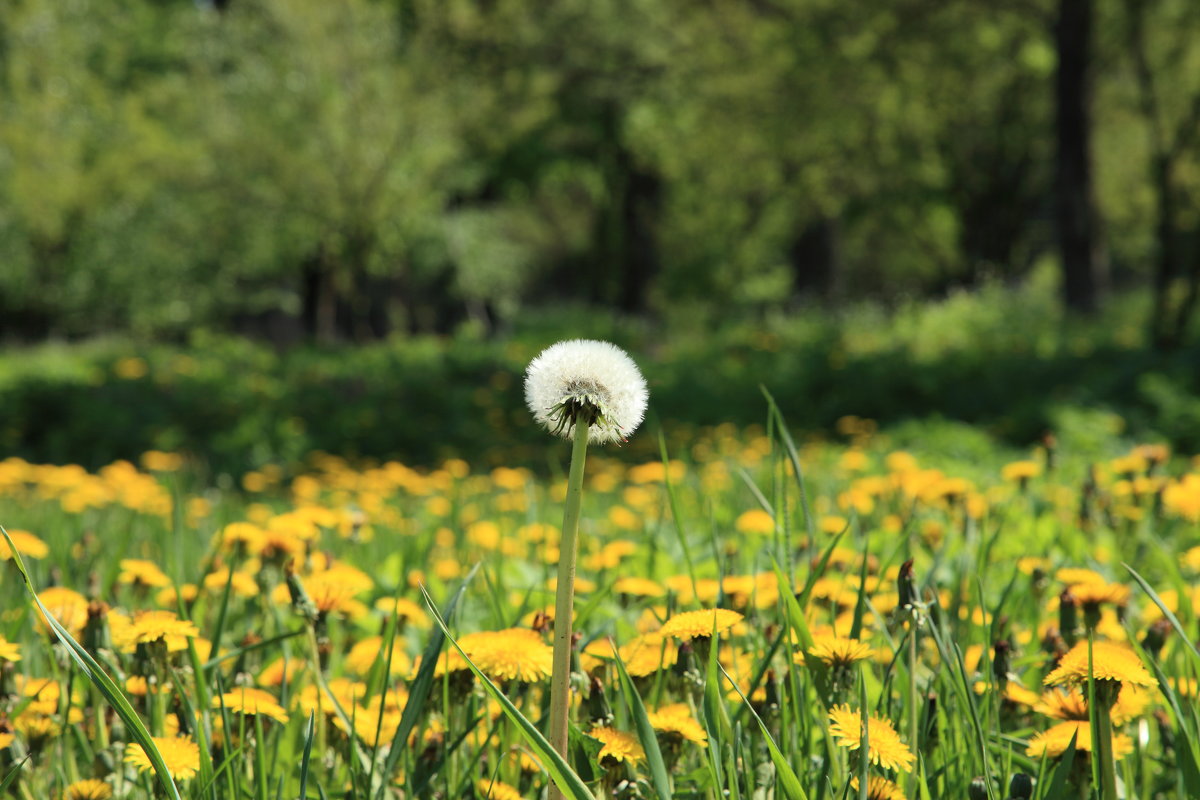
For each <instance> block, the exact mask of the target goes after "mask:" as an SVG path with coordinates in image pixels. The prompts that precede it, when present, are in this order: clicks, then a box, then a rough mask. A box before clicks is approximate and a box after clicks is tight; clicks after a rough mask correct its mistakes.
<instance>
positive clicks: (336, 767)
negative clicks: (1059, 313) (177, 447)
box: [0, 418, 1200, 800]
mask: <svg viewBox="0 0 1200 800" xmlns="http://www.w3.org/2000/svg"><path fill="white" fill-rule="evenodd" d="M839 434H840V440H839V441H840V443H828V442H824V443H823V442H813V443H802V444H800V445H799V446H798V447H795V449H792V446H791V442H790V437H787V436H786V435H785V430H784V428H783V427H782V426H781V425H780V424H778V420H776V419H774V418H773V422H772V425H771V427H770V431H769V433H766V432H764V431H762V430H750V431H737V430H734V429H731V428H722V429H720V430H719V431H710V432H707V433H705V434H703V435H702V436H700V437H699V438H697V439H695V440H694V441H692V442H691V443H690V447H689V448H688V450H687V452H686V453H681V454H679V456H678V457H675V458H672V459H670V460H669V461H668V463H667V464H666V465H664V464H663V463H662V462H661V461H650V462H646V463H633V464H629V463H624V462H622V461H618V460H614V459H611V458H606V457H604V456H602V455H601V456H598V457H596V458H595V459H594V460H593V462H592V463H591V464H590V465H589V472H588V476H587V483H588V486H587V491H586V492H585V493H584V504H583V513H582V518H581V523H580V551H579V579H578V582H577V585H576V594H577V597H576V601H575V605H574V613H575V625H574V628H575V631H576V632H577V633H578V634H579V635H580V638H579V640H578V642H577V645H576V650H575V652H576V656H575V672H576V674H575V676H574V679H573V681H572V685H573V688H574V690H575V691H574V696H573V700H572V704H571V715H572V726H571V734H570V741H571V748H570V755H571V758H570V759H569V765H570V767H571V771H572V773H573V776H569V777H570V782H571V785H572V786H576V785H577V786H580V787H586V789H584V790H583V791H586V792H588V793H590V794H592V795H594V796H596V797H613V798H617V797H619V798H634V797H646V798H649V797H655V796H658V795H661V794H664V793H668V792H669V793H672V794H673V795H674V796H676V797H686V798H692V797H696V798H700V797H712V798H717V797H737V798H750V797H753V796H755V794H756V793H757V792H761V791H763V790H772V791H774V792H775V796H777V797H808V798H840V797H844V796H849V797H862V796H866V797H872V798H893V797H910V798H911V797H929V798H962V797H966V796H971V797H975V796H978V797H993V798H996V799H997V800H999V799H1000V798H1006V797H1010V796H1011V797H1023V796H1029V797H1037V798H1049V797H1059V796H1071V797H1088V796H1097V797H1099V796H1109V795H1107V794H1106V792H1107V791H1108V789H1109V787H1108V785H1107V784H1106V781H1111V782H1112V783H1113V786H1118V787H1122V788H1121V792H1122V793H1127V794H1126V796H1131V794H1128V793H1132V792H1136V793H1137V795H1138V796H1139V797H1147V798H1149V797H1155V796H1158V797H1187V796H1196V794H1197V792H1200V770H1198V769H1197V764H1200V749H1198V748H1200V736H1198V735H1197V730H1198V720H1197V713H1196V711H1195V698H1196V695H1197V677H1198V675H1200V657H1198V656H1197V655H1196V652H1195V649H1194V648H1193V647H1188V646H1187V644H1188V643H1186V642H1185V641H1184V637H1185V636H1186V637H1190V638H1191V639H1193V640H1194V639H1196V638H1197V637H1198V635H1200V631H1198V630H1197V617H1198V616H1200V614H1198V612H1200V591H1198V590H1197V588H1196V585H1197V578H1198V577H1200V527H1198V526H1200V468H1198V467H1197V465H1196V464H1195V463H1193V462H1189V461H1187V460H1185V459H1183V458H1182V457H1179V456H1172V455H1171V454H1170V453H1169V452H1168V451H1167V450H1166V449H1165V448H1163V447H1161V446H1142V447H1138V448H1135V449H1133V450H1131V451H1129V452H1128V453H1126V454H1125V455H1124V456H1122V457H1121V458H1118V459H1115V460H1109V461H1103V462H1098V463H1096V464H1094V465H1089V464H1084V463H1079V462H1076V461H1072V460H1071V459H1070V458H1069V454H1068V457H1066V458H1063V457H1062V456H1063V454H1056V455H1057V456H1058V457H1057V458H1054V459H1049V458H1048V457H1047V452H1046V451H1045V450H1037V451H1034V452H1031V453H1029V454H1028V457H1027V458H1020V459H1012V458H1009V457H1006V456H1002V455H1000V454H997V455H996V456H995V457H994V458H993V459H992V460H991V461H986V460H985V461H980V462H975V463H972V464H970V465H968V466H965V467H964V466H962V465H960V464H955V465H953V466H943V465H941V464H938V463H932V462H929V459H928V458H927V457H925V456H924V455H923V454H922V453H921V452H919V451H918V450H916V449H913V450H912V451H910V452H899V451H896V450H894V449H893V448H892V447H891V446H889V443H888V441H887V439H886V438H885V437H882V436H880V435H879V434H878V433H877V432H876V430H875V427H874V426H873V425H872V424H871V423H870V421H868V420H856V419H853V418H848V419H847V420H845V421H844V422H843V424H842V425H841V426H840V429H839ZM649 435H653V431H651V432H650V434H649ZM927 462H929V463H927ZM308 465H309V466H308V468H307V469H305V470H302V471H300V472H299V473H295V472H292V471H289V470H286V469H283V468H282V465H281V467H280V468H271V467H268V468H265V469H261V470H258V471H256V472H255V473H252V474H251V475H249V476H247V477H246V478H245V479H244V481H243V484H244V491H229V490H225V491H218V490H214V489H212V488H209V487H198V488H196V489H195V490H191V489H187V488H185V487H189V486H192V484H193V480H192V479H191V478H190V477H189V475H188V470H189V466H188V463H187V461H186V459H181V458H179V457H177V456H175V455H174V454H169V453H148V454H146V455H145V456H144V457H143V459H142V460H141V465H140V467H139V466H135V465H132V464H124V463H121V464H114V465H111V466H109V467H106V468H104V469H102V470H99V471H97V472H95V473H89V472H87V471H85V470H83V469H81V468H79V467H73V466H69V465H68V466H43V465H33V464H28V463H25V462H23V461H20V460H18V459H9V460H7V461H3V462H0V523H2V524H3V525H4V526H5V528H6V529H7V531H8V533H9V535H10V537H11V541H12V543H13V546H15V547H16V549H17V550H18V552H19V553H21V555H22V560H23V561H24V563H25V564H26V566H27V568H28V571H29V577H30V581H31V582H32V585H33V587H34V588H35V589H36V591H37V593H38V597H39V599H40V600H41V603H42V604H43V605H44V606H45V607H46V609H47V610H48V611H49V612H50V613H52V614H53V615H54V617H55V620H56V621H57V623H59V624H60V625H61V630H62V634H63V635H65V636H69V637H72V639H73V640H74V641H77V642H78V643H79V646H80V647H81V648H82V649H83V650H84V651H85V652H86V653H87V654H88V655H89V656H90V657H91V658H94V659H95V661H94V663H95V664H96V665H97V667H98V668H100V669H102V670H103V671H104V672H105V673H106V674H107V675H108V676H109V677H111V678H112V681H113V684H114V685H115V686H117V687H119V688H120V691H121V692H122V694H123V695H124V696H125V697H126V698H127V699H128V703H129V706H130V709H131V711H132V713H134V714H135V715H136V717H137V720H138V722H139V724H140V725H142V726H144V727H145V729H146V731H147V733H148V734H149V735H150V736H152V737H153V738H154V741H155V743H156V744H157V745H158V746H159V750H160V751H161V755H162V757H163V759H164V761H165V763H166V765H167V767H168V768H169V769H170V770H171V771H172V773H173V777H174V781H175V783H176V785H177V786H178V787H179V789H180V793H181V795H182V796H184V797H191V798H230V799H232V798H245V797H249V798H263V799H264V800H265V799H266V798H275V797H293V798H294V797H296V796H297V795H298V793H299V792H300V791H301V785H302V784H303V785H304V787H305V788H304V791H305V792H306V794H307V796H308V797H312V798H317V797H321V796H327V797H350V798H362V799H363V800H366V799H367V798H371V800H375V798H401V797H403V798H433V797H442V798H449V797H471V796H477V797H496V798H509V797H525V798H528V797H540V796H543V795H544V793H545V792H546V790H547V788H548V781H549V772H548V769H549V768H550V767H551V766H552V765H550V764H548V763H547V762H546V760H545V754H544V752H543V751H542V750H540V749H539V748H540V745H539V744H538V740H537V738H536V737H534V736H532V734H531V731H533V730H540V731H541V732H542V733H543V734H544V733H545V732H546V723H547V720H546V715H547V713H548V710H549V674H550V652H551V648H550V631H551V630H552V628H553V616H554V586H555V582H554V575H555V572H556V567H557V564H558V562H559V559H560V552H559V528H558V523H559V521H560V520H561V508H562V500H563V495H564V492H565V477H558V478H549V479H547V478H543V477H539V476H538V475H536V474H535V473H534V472H531V471H530V470H528V469H525V468H523V467H522V466H520V465H517V464H510V465H508V466H505V467H500V468H496V469H491V470H482V471H481V470H478V469H472V468H471V467H470V465H468V464H467V463H466V462H463V461H458V460H449V461H445V462H443V463H442V464H440V465H439V466H437V467H436V468H432V469H419V468H415V467H411V466H407V465H404V464H401V463H397V462H385V463H375V464H359V465H352V464H351V463H349V462H347V461H344V460H342V459H339V458H335V457H332V456H328V455H324V456H317V457H314V458H312V459H310V460H309V462H308ZM797 465H799V467H800V468H801V469H802V470H803V475H804V482H803V492H802V491H801V482H800V481H799V480H798V476H797V474H796V472H797V469H796V466H797ZM289 475H294V477H288V476H289ZM668 488H669V490H668ZM672 509H674V511H673V510H672ZM806 509H807V514H808V516H807V517H806ZM0 557H3V558H4V561H5V563H4V564H0V576H2V578H0V579H2V581H3V582H2V584H0V608H2V609H3V614H2V616H0V781H8V783H7V787H8V788H7V791H8V792H11V793H15V794H16V796H18V797H20V798H23V800H41V798H55V799H57V798H59V797H64V796H65V797H68V798H74V799H75V800H87V799H88V798H99V800H106V798H107V796H108V795H106V794H105V793H106V792H111V793H112V796H113V797H117V798H141V797H147V798H148V797H155V796H159V795H157V794H156V792H160V791H161V788H156V787H160V786H161V784H158V783H156V781H155V778H154V775H153V770H152V768H151V765H150V762H149V760H148V758H147V755H146V753H145V751H144V750H143V749H142V748H141V745H140V744H138V743H137V740H136V739H135V738H134V736H133V732H132V730H131V726H130V725H128V724H126V723H125V722H123V721H122V720H121V718H120V717H119V716H118V715H116V714H114V713H113V711H112V710H111V708H110V703H109V701H108V700H106V698H105V695H104V692H103V691H102V690H101V689H99V688H97V685H96V684H95V683H93V682H89V679H88V677H87V674H85V672H86V671H85V670H84V668H83V667H81V666H80V663H77V662H75V661H72V660H71V659H70V658H69V657H68V653H67V649H66V647H65V646H64V644H63V643H62V642H61V641H60V639H59V638H55V636H54V634H53V632H52V631H51V628H50V627H49V626H48V625H47V624H46V623H45V622H44V621H43V620H42V619H40V612H38V611H36V609H35V608H34V606H33V605H32V604H31V602H30V598H29V597H28V596H27V595H26V593H25V589H24V587H23V586H22V582H21V580H20V578H19V575H18V573H17V571H16V569H15V566H14V563H13V562H14V559H13V558H12V554H11V550H10V548H9V546H8V545H7V544H0ZM1125 564H1128V565H1130V566H1131V567H1133V569H1134V570H1136V572H1137V576H1138V577H1137V578H1136V579H1135V577H1134V576H1133V574H1132V573H1131V572H1130V570H1129V569H1127V568H1126V566H1124V565H1125ZM689 567H690V568H689ZM1140 579H1144V580H1145V581H1146V584H1145V587H1143V585H1142V584H1141V583H1140ZM422 587H424V589H425V590H426V591H427V592H428V598H429V601H428V602H427V601H426V598H425V596H424V595H423V593H422ZM460 589H461V592H459V590H460ZM1148 590H1151V591H1152V592H1153V596H1151V594H1150V593H1149V592H1148ZM452 601H453V603H452ZM430 603H432V605H433V606H434V607H436V609H437V611H438V612H439V613H441V614H443V615H445V616H446V622H447V630H448V631H449V633H450V634H451V636H452V637H453V639H454V642H455V643H454V644H452V643H450V642H448V641H443V640H442V638H441V629H440V628H439V626H438V624H437V622H436V615H435V614H434V608H431V606H430ZM452 605H453V608H451V606H452ZM711 609H716V612H715V613H713V611H711ZM1168 611H1169V612H1170V614H1169V615H1168V614H1167V613H1164V612H1168ZM1181 634H1182V635H1181ZM1089 643H1090V644H1089ZM431 645H432V646H431ZM459 648H461V650H460V649H459ZM1089 653H1091V658H1100V657H1102V658H1103V663H1100V662H1099V661H1097V662H1096V663H1094V664H1092V662H1091V661H1089ZM1097 654H1099V656H1097ZM618 657H619V661H618ZM468 659H469V662H468ZM1089 664H1091V666H1089ZM472 667H473V668H475V669H478V671H479V672H478V674H477V673H475V672H473V671H472ZM88 669H92V668H90V667H89V668H88ZM623 676H624V677H623ZM483 677H486V678H487V682H485V681H484V680H482V678H483ZM493 690H494V691H493ZM497 692H498V693H499V694H497ZM501 695H502V697H503V700H504V702H501V701H500V698H501ZM310 719H311V720H312V725H311V729H310V722H309V721H310ZM864 720H867V721H868V722H867V724H866V725H863V721H864ZM306 752H307V753H308V755H307V757H306V755H305V754H306ZM555 769H557V767H555ZM576 779H577V780H576ZM1028 787H1031V788H1028ZM1064 787H1065V788H1064ZM1027 788H1028V793H1024V792H1026V789H1027ZM1063 791H1066V792H1067V794H1066V795H1062V794H1059V792H1063ZM575 796H583V795H582V794H577V795H575Z"/></svg>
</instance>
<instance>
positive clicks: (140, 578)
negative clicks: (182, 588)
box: [117, 558, 171, 589]
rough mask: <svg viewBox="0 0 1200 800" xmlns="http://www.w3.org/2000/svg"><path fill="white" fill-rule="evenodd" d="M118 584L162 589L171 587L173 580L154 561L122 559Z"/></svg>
mask: <svg viewBox="0 0 1200 800" xmlns="http://www.w3.org/2000/svg"><path fill="white" fill-rule="evenodd" d="M117 583H124V584H127V585H129V586H135V587H141V588H148V589H161V588H162V587H164V586H169V585H170V583H171V579H170V578H168V577H167V575H166V573H164V572H163V571H162V570H161V569H159V568H158V564H155V563H154V562H153V561H146V560H144V559H140V558H122V559H121V572H120V574H119V575H117Z"/></svg>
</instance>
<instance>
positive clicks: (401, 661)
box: [346, 636, 412, 675]
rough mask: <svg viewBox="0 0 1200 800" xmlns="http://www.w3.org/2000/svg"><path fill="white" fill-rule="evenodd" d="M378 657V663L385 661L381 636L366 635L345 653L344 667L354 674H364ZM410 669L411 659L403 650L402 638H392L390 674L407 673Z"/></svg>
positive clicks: (385, 656)
mask: <svg viewBox="0 0 1200 800" xmlns="http://www.w3.org/2000/svg"><path fill="white" fill-rule="evenodd" d="M376 658H378V659H379V661H380V664H384V663H386V662H387V653H386V652H385V651H384V649H383V637H382V636H368V637H367V638H365V639H363V640H362V641H360V642H359V643H358V644H356V645H354V647H351V648H350V652H349V653H347V654H346V668H347V669H348V670H350V671H351V672H353V673H354V674H355V675H366V674H367V673H368V672H370V671H371V667H373V666H374V665H375V659H376ZM411 670H412V659H411V658H409V656H408V653H406V652H404V640H403V639H401V638H399V637H396V638H395V639H393V640H392V669H391V674H392V675H407V674H408V673H409V672H410V671H411Z"/></svg>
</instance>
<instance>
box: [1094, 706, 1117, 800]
mask: <svg viewBox="0 0 1200 800" xmlns="http://www.w3.org/2000/svg"><path fill="white" fill-rule="evenodd" d="M1096 723H1097V727H1098V728H1099V729H1100V730H1099V731H1098V733H1099V737H1098V738H1099V741H1098V742H1097V743H1096V748H1095V750H1096V758H1097V759H1099V762H1100V797H1101V798H1102V800H1117V768H1116V759H1115V758H1114V757H1113V732H1112V715H1111V713H1110V710H1109V709H1108V708H1097V709H1096Z"/></svg>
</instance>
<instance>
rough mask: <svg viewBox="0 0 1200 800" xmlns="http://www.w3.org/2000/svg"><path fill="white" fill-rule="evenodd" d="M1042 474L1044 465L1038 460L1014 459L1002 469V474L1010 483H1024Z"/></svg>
mask: <svg viewBox="0 0 1200 800" xmlns="http://www.w3.org/2000/svg"><path fill="white" fill-rule="evenodd" d="M1041 474H1042V465H1041V464H1039V463H1038V462H1036V461H1014V462H1012V463H1011V464H1005V465H1004V466H1003V467H1002V468H1001V469H1000V476H1001V477H1002V478H1004V480H1006V481H1009V482H1010V483H1024V482H1025V481H1028V480H1029V479H1030V478H1036V477H1037V476H1038V475H1041Z"/></svg>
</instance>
